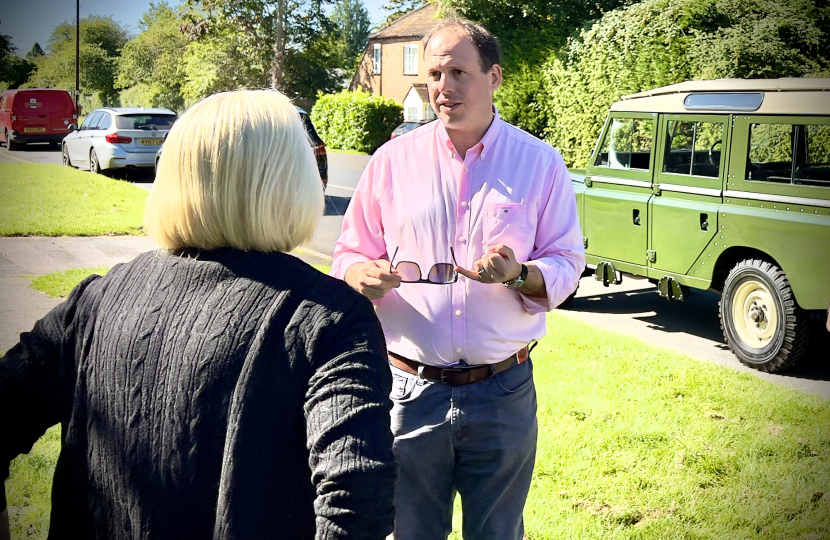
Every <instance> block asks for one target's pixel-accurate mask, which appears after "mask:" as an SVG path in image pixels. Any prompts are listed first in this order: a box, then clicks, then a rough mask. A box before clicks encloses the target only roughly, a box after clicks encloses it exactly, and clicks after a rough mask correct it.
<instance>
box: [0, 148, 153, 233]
mask: <svg viewBox="0 0 830 540" xmlns="http://www.w3.org/2000/svg"><path fill="white" fill-rule="evenodd" d="M147 195H148V192H147V191H146V190H144V189H142V188H140V187H137V186H134V185H132V184H130V183H128V182H124V181H120V180H113V179H111V178H107V177H106V176H103V175H99V174H90V173H88V172H84V171H79V170H76V169H73V168H70V167H63V166H61V165H41V164H23V163H0V236H28V235H43V236H62V235H67V236H96V235H104V234H144V232H143V230H142V228H141V221H142V219H143V217H144V205H145V203H146V201H147Z"/></svg>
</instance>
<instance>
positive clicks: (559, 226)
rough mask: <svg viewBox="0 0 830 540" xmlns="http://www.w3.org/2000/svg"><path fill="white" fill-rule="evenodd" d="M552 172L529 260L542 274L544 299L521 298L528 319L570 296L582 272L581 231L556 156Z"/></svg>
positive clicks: (567, 179)
mask: <svg viewBox="0 0 830 540" xmlns="http://www.w3.org/2000/svg"><path fill="white" fill-rule="evenodd" d="M556 157H557V159H556V160H555V161H554V164H553V166H552V168H551V173H550V182H549V185H550V195H549V197H548V199H547V201H545V203H544V204H543V205H540V207H539V214H538V217H537V220H538V221H537V223H538V225H537V227H536V239H535V243H534V247H533V250H532V251H531V253H530V260H531V261H533V264H534V266H536V268H538V269H539V270H540V271H541V272H542V276H543V277H544V279H545V289H546V291H547V298H539V297H532V296H527V295H525V294H521V298H522V303H523V304H524V307H525V309H526V310H527V312H528V313H530V314H531V315H533V314H536V313H541V312H545V311H551V310H553V309H555V308H556V306H558V305H559V304H561V303H562V302H563V301H564V300H565V299H566V298H567V297H568V296H570V295H571V293H573V292H574V291H575V290H576V288H577V286H578V285H579V278H580V276H581V275H582V271H583V270H584V268H585V249H584V245H583V241H582V229H581V228H580V226H579V216H578V214H577V209H576V197H575V195H574V190H573V184H572V183H571V178H570V175H569V174H568V169H567V167H565V162H564V160H563V159H562V157H561V156H559V153H558V152H557V155H556Z"/></svg>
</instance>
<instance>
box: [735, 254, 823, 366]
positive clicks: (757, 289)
mask: <svg viewBox="0 0 830 540" xmlns="http://www.w3.org/2000/svg"><path fill="white" fill-rule="evenodd" d="M720 322H721V329H722V330H723V336H724V338H726V342H727V344H728V345H729V348H730V349H731V350H732V352H733V353H734V354H735V356H737V357H738V359H739V360H740V361H741V362H742V363H743V364H745V365H747V366H749V367H751V368H753V369H757V370H759V371H766V372H769V373H773V372H776V371H782V370H784V369H787V368H788V367H790V366H792V365H793V364H795V363H796V362H797V361H798V360H799V358H801V356H803V354H804V351H805V350H806V348H807V341H808V340H809V336H810V325H809V317H808V312H806V311H804V310H803V309H801V308H800V307H798V305H796V303H795V297H794V296H793V291H792V288H791V287H790V283H789V281H787V277H786V276H785V275H784V272H782V271H781V269H780V268H778V267H777V266H776V265H774V264H772V263H770V262H768V261H764V260H761V259H745V260H743V261H741V262H739V263H738V264H736V265H735V267H734V268H732V270H731V271H730V272H729V275H728V276H727V278H726V283H725V284H724V287H723V295H722V296H721V301H720Z"/></svg>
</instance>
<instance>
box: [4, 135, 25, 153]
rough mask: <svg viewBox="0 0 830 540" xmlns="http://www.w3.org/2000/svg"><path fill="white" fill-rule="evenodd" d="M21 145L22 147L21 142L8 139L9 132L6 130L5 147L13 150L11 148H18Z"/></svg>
mask: <svg viewBox="0 0 830 540" xmlns="http://www.w3.org/2000/svg"><path fill="white" fill-rule="evenodd" d="M22 147H23V145H22V144H20V143H16V142H14V141H10V140H9V132H8V131H6V148H7V149H8V150H10V151H13V150H20V149H21V148H22Z"/></svg>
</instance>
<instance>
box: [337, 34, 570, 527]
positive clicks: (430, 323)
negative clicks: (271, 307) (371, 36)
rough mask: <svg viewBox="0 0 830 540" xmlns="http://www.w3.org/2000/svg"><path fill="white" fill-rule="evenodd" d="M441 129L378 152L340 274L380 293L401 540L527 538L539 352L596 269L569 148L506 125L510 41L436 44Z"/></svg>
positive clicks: (433, 66) (344, 246)
mask: <svg viewBox="0 0 830 540" xmlns="http://www.w3.org/2000/svg"><path fill="white" fill-rule="evenodd" d="M424 61H425V63H426V70H427V74H428V83H427V86H428V90H429V95H430V103H431V105H432V108H433V109H434V110H435V112H436V113H437V115H438V118H439V120H440V121H439V122H433V123H430V124H427V125H426V126H423V127H421V128H418V129H416V130H414V131H411V132H409V133H407V134H406V135H404V136H402V137H399V138H396V139H394V140H392V141H390V142H388V143H386V144H385V145H384V146H383V147H381V148H380V149H378V151H377V152H376V153H375V154H374V156H373V157H372V159H371V161H370V162H369V164H368V165H367V167H366V170H365V171H364V173H363V177H362V178H361V180H360V183H359V184H358V186H357V189H356V190H355V194H354V196H353V197H352V200H351V203H350V205H349V208H348V210H347V212H346V215H345V218H344V220H343V228H342V232H341V234H340V238H339V239H338V241H337V243H336V246H335V250H334V260H333V263H332V275H334V276H337V277H340V278H343V279H345V281H346V282H347V283H348V284H349V285H351V286H352V287H353V288H354V289H355V290H357V291H358V292H360V293H362V294H363V295H365V296H367V297H368V298H370V299H372V300H374V301H375V304H376V306H377V315H378V317H379V318H380V321H381V323H382V325H383V330H384V334H385V336H386V343H387V348H388V350H389V363H390V369H391V370H392V375H393V381H394V386H393V390H392V395H391V398H392V400H393V402H394V408H393V410H392V429H393V432H394V434H395V447H394V448H395V453H396V457H397V460H398V463H399V477H398V485H397V490H396V498H395V504H396V517H395V522H396V523H395V540H409V539H412V540H416V539H417V540H433V539H435V540H437V539H446V538H447V535H448V534H449V532H450V530H451V521H452V505H453V500H454V497H455V494H456V493H459V494H460V495H461V501H462V509H463V514H464V518H463V521H464V523H463V535H464V538H465V539H467V540H484V539H490V540H521V538H522V536H523V531H524V525H523V521H522V511H523V508H524V503H525V500H526V498H527V493H528V489H529V488H530V480H531V476H532V473H533V463H534V458H535V455H536V435H537V424H536V391H535V388H534V385H533V375H532V364H531V361H530V360H529V358H528V349H527V345H528V344H529V343H531V342H532V341H534V340H538V339H540V338H541V337H542V336H544V335H545V313H546V312H548V311H550V310H552V309H554V308H555V307H556V306H557V305H559V304H560V303H561V302H562V301H563V300H564V299H565V298H567V297H568V296H569V295H570V294H571V293H572V292H573V291H574V290H575V289H576V286H577V283H578V280H579V277H580V275H581V273H582V270H583V268H584V266H585V258H584V253H583V244H582V233H581V231H580V229H579V221H578V219H577V211H576V203H575V198H574V193H573V189H572V187H571V181H570V177H569V175H568V172H567V169H566V168H565V164H564V162H563V161H562V158H561V156H560V155H559V153H558V152H557V151H556V150H554V149H553V148H551V147H550V146H549V145H547V144H545V143H543V142H542V141H540V140H538V139H536V138H534V137H532V136H530V135H528V134H527V133H525V132H523V131H521V130H519V129H516V128H514V127H512V126H510V125H508V124H506V123H504V122H503V121H502V120H500V119H499V117H498V114H497V113H496V111H495V107H494V106H493V92H494V91H495V90H496V88H498V87H499V85H500V84H501V80H502V70H501V67H500V65H499V61H500V52H499V47H498V42H497V41H496V39H495V38H494V37H493V36H492V35H491V34H489V33H488V32H487V31H486V30H484V29H483V28H481V27H479V26H477V25H475V24H473V23H470V22H469V21H465V20H460V19H453V20H450V21H447V22H445V23H442V24H441V25H439V26H438V27H436V29H435V30H433V31H432V32H431V33H430V34H429V35H428V36H427V37H426V39H425V49H424Z"/></svg>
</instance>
